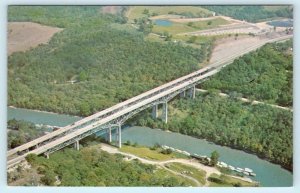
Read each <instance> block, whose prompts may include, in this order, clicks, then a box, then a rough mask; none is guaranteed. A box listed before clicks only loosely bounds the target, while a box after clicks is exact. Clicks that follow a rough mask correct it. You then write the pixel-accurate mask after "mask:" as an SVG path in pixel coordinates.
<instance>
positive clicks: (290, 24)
mask: <svg viewBox="0 0 300 193" xmlns="http://www.w3.org/2000/svg"><path fill="white" fill-rule="evenodd" d="M267 24H269V25H271V26H275V27H293V20H292V19H288V20H276V21H270V22H268V23H267Z"/></svg>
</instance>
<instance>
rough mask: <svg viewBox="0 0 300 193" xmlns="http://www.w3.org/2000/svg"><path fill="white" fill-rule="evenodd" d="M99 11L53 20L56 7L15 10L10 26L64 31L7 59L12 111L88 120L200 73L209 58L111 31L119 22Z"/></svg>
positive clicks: (74, 12)
mask: <svg viewBox="0 0 300 193" xmlns="http://www.w3.org/2000/svg"><path fill="white" fill-rule="evenodd" d="M98 8H99V7H94V6H91V7H81V8H78V7H76V6H73V7H69V8H68V9H66V11H63V9H61V8H60V7H59V9H58V10H56V12H55V13H59V14H53V13H52V10H53V9H54V8H53V7H49V8H48V7H43V8H42V9H40V8H39V7H27V8H24V7H23V8H19V7H15V6H14V7H10V9H9V18H10V21H27V20H29V21H38V22H40V23H43V24H49V25H50V24H51V25H54V26H60V27H65V29H64V30H63V31H62V32H60V33H58V34H56V35H55V36H54V37H53V38H52V39H51V41H50V42H49V44H47V45H41V46H39V47H38V48H36V49H32V50H31V51H28V52H26V53H14V54H12V55H11V56H10V57H9V58H8V77H9V78H8V104H9V105H13V106H16V107H22V108H29V109H39V110H45V111H52V112H58V113H67V114H73V115H74V114H76V115H81V116H87V115H89V114H92V113H94V112H96V111H99V110H101V109H104V108H107V107H109V106H112V105H113V104H116V103H118V102H120V101H123V100H126V99H128V98H130V97H132V96H135V95H138V94H140V93H142V92H144V91H146V90H149V89H151V88H153V87H155V86H158V85H161V84H163V83H166V82H168V81H170V80H172V79H175V78H177V77H180V76H182V75H185V74H187V73H190V72H192V71H195V70H196V69H198V68H199V62H201V61H203V60H204V59H205V57H206V56H205V55H203V53H207V52H204V51H203V50H206V49H208V48H207V47H206V46H203V47H202V48H201V49H195V48H192V47H187V46H185V47H183V46H181V45H180V44H174V43H168V44H160V43H157V42H149V41H144V36H143V34H142V33H140V32H128V31H120V30H116V29H114V28H111V27H110V24H111V23H113V22H118V21H119V16H113V15H102V14H101V12H96V10H97V9H98ZM19 9H20V10H19ZM24 9H25V10H24ZM29 13H30V14H29ZM47 14H49V15H50V16H49V18H50V19H49V20H47V18H48V17H47ZM45 15H46V16H45ZM73 16H74V17H75V18H78V20H76V19H74V18H73ZM84 17H86V18H85V19H81V18H84ZM64 22H66V24H64Z"/></svg>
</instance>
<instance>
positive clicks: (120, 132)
mask: <svg viewBox="0 0 300 193" xmlns="http://www.w3.org/2000/svg"><path fill="white" fill-rule="evenodd" d="M118 147H119V148H121V147H122V125H121V123H119V127H118Z"/></svg>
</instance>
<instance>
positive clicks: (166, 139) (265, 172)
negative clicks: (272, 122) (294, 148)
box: [8, 107, 293, 187]
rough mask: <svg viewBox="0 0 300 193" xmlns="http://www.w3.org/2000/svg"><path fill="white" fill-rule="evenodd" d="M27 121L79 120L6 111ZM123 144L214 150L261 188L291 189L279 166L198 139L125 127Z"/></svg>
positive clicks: (58, 123) (289, 178)
mask: <svg viewBox="0 0 300 193" xmlns="http://www.w3.org/2000/svg"><path fill="white" fill-rule="evenodd" d="M13 118H15V119H17V120H26V121H31V122H33V123H36V124H46V125H53V126H65V125H67V124H70V123H72V122H74V121H76V120H79V119H80V117H74V116H68V115H60V114H53V113H46V112H37V111H32V110H27V109H18V108H10V107H9V108H8V119H13ZM122 140H123V142H125V141H127V140H130V141H131V142H137V143H138V144H141V145H147V146H152V145H154V144H155V143H159V144H161V145H167V146H171V147H174V148H177V149H180V150H185V151H188V152H190V153H197V154H200V155H207V156H209V155H210V153H211V152H212V151H214V150H216V151H218V152H219V154H220V160H221V161H223V162H226V163H227V164H230V165H232V166H234V167H240V168H245V167H247V168H251V169H253V170H254V172H255V173H256V175H257V176H256V177H254V178H253V179H254V180H256V181H259V182H260V185H261V186H264V187H266V186H267V187H276V186H292V185H293V175H292V173H291V172H289V171H287V170H285V169H283V168H281V167H280V166H279V165H276V164H272V163H270V162H268V161H265V160H263V159H260V158H258V157H257V156H255V155H252V154H249V153H245V152H243V151H239V150H235V149H231V148H228V147H224V146H220V145H216V144H213V143H210V142H207V141H206V140H202V139H197V138H194V137H190V136H187V135H182V134H179V133H171V132H166V131H162V130H159V129H151V128H146V127H124V128H123V129H122Z"/></svg>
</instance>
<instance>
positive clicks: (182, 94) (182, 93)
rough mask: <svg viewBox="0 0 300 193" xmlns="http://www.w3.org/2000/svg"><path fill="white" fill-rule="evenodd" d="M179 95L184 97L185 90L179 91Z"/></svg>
mask: <svg viewBox="0 0 300 193" xmlns="http://www.w3.org/2000/svg"><path fill="white" fill-rule="evenodd" d="M180 97H181V98H184V97H185V90H184V91H182V92H181V93H180Z"/></svg>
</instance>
